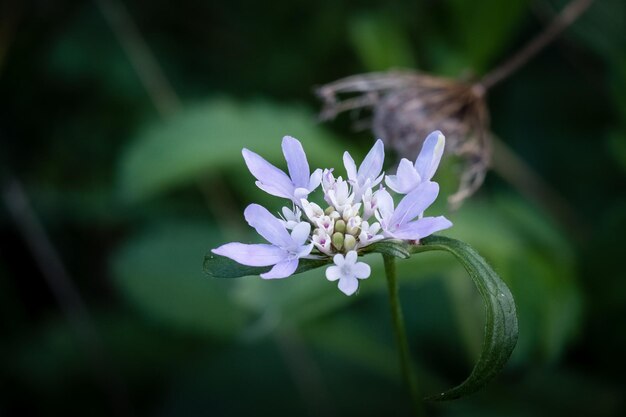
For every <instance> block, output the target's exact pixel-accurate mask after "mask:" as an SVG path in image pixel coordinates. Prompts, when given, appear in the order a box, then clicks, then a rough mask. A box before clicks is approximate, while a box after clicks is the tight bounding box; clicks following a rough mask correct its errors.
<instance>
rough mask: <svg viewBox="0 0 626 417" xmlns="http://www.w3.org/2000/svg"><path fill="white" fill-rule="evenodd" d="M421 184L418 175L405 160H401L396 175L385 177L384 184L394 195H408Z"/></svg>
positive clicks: (409, 162)
mask: <svg viewBox="0 0 626 417" xmlns="http://www.w3.org/2000/svg"><path fill="white" fill-rule="evenodd" d="M420 182H421V178H420V175H419V174H418V173H417V171H416V169H415V167H414V166H413V164H412V163H411V161H409V160H408V159H406V158H402V160H401V161H400V164H399V165H398V171H397V172H396V175H387V176H386V177H385V183H386V184H387V186H389V188H391V189H392V190H394V191H395V192H396V193H400V194H408V193H410V192H411V191H412V190H413V189H415V187H417V186H418V185H419V183H420Z"/></svg>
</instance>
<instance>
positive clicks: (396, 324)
mask: <svg viewBox="0 0 626 417" xmlns="http://www.w3.org/2000/svg"><path fill="white" fill-rule="evenodd" d="M383 260H384V262H385V274H386V275H387V288H388V289H389V305H390V307H391V320H392V321H393V328H394V333H395V336H396V344H397V345H398V353H399V354H400V369H401V370H402V378H403V379H404V383H405V384H406V386H407V388H408V390H409V393H410V395H411V400H412V402H413V408H414V411H415V415H416V416H420V415H423V408H422V396H421V395H420V391H419V387H418V385H417V380H416V379H415V374H414V373H413V366H412V363H411V355H410V353H409V343H408V341H407V338H406V330H405V327H404V318H403V317H402V307H401V306H400V297H399V295H398V279H397V274H396V261H395V259H394V257H393V256H391V255H387V254H383Z"/></svg>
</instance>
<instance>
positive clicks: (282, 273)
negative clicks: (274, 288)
mask: <svg viewBox="0 0 626 417" xmlns="http://www.w3.org/2000/svg"><path fill="white" fill-rule="evenodd" d="M298 262H299V260H298V259H291V260H284V261H282V262H279V263H277V264H276V265H274V267H273V268H272V269H270V270H269V271H268V272H266V273H264V274H261V278H264V279H276V278H287V277H288V276H290V275H292V274H293V273H294V272H296V269H298Z"/></svg>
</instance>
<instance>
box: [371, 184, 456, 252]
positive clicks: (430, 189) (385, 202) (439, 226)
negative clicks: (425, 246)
mask: <svg viewBox="0 0 626 417" xmlns="http://www.w3.org/2000/svg"><path fill="white" fill-rule="evenodd" d="M438 194H439V184H437V183H436V182H430V181H429V182H423V183H421V184H420V185H418V186H417V188H416V189H415V190H413V191H411V192H410V193H409V194H407V195H406V196H405V197H404V198H403V199H402V200H401V201H400V204H398V207H396V208H394V204H393V198H392V197H391V195H390V194H389V193H388V192H387V190H384V189H383V190H379V191H377V192H376V197H377V200H378V212H377V213H376V218H377V219H378V221H379V222H380V225H381V227H382V229H383V232H384V236H385V237H389V238H395V239H403V240H419V239H422V238H424V237H426V236H429V235H431V234H433V233H435V232H438V231H440V230H444V229H447V228H449V227H451V226H452V223H451V222H450V220H448V219H446V218H445V217H443V216H439V217H422V215H423V213H424V210H426V209H427V208H428V207H429V206H430V205H431V204H432V203H433V202H434V201H435V199H436V198H437V195H438ZM416 217H417V218H418V220H414V219H415V218H416Z"/></svg>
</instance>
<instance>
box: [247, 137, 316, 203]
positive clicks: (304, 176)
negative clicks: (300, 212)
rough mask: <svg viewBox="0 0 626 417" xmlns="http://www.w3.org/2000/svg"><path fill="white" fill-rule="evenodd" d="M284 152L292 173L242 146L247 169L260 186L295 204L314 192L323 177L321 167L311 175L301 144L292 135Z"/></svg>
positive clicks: (284, 146) (286, 142) (286, 140)
mask: <svg viewBox="0 0 626 417" xmlns="http://www.w3.org/2000/svg"><path fill="white" fill-rule="evenodd" d="M282 148H283V155H285V160H286V161H287V168H288V169H289V176H287V174H285V173H284V172H283V171H281V170H280V169H278V168H276V167H275V166H274V165H272V164H270V163H269V162H267V161H266V160H265V159H263V158H262V157H260V156H259V155H257V154H256V153H254V152H252V151H249V150H248V149H245V148H244V149H243V151H242V154H243V158H244V159H245V161H246V165H247V166H248V169H249V170H250V172H251V173H252V175H254V177H255V178H256V179H257V180H258V181H257V182H256V185H257V187H259V188H260V189H262V190H263V191H265V192H266V193H268V194H271V195H274V196H277V197H283V198H288V199H290V200H292V201H293V202H294V203H295V204H300V200H301V199H302V198H305V197H307V196H308V195H309V193H311V192H313V191H314V190H315V189H316V188H317V187H318V186H319V185H320V181H321V179H322V170H321V169H316V170H315V171H314V172H313V173H312V174H311V171H310V170H309V162H308V161H307V159H306V154H305V153H304V149H302V144H300V142H299V141H298V140H297V139H295V138H292V137H291V136H285V137H284V138H283V143H282Z"/></svg>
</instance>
